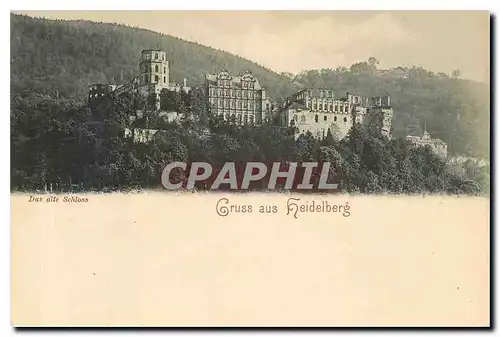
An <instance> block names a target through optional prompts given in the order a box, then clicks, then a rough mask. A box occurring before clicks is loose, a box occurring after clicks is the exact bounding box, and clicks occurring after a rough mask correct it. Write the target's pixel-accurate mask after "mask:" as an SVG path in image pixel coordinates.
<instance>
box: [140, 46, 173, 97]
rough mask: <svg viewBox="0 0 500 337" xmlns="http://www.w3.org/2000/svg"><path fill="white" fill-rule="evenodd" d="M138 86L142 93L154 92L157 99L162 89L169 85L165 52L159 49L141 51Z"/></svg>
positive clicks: (146, 94)
mask: <svg viewBox="0 0 500 337" xmlns="http://www.w3.org/2000/svg"><path fill="white" fill-rule="evenodd" d="M139 68H140V75H139V88H140V91H141V93H142V94H143V95H145V96H149V95H151V94H155V95H156V97H157V99H158V98H159V96H160V92H161V91H162V90H163V89H167V88H168V87H169V82H170V79H169V67H168V61H167V53H166V52H165V51H163V50H159V49H147V50H143V51H142V55H141V62H140V63H139Z"/></svg>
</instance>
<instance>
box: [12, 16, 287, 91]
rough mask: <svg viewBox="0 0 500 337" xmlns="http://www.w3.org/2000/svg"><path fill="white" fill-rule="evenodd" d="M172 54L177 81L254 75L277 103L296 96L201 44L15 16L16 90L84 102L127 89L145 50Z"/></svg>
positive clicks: (283, 84) (280, 82)
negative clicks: (102, 89)
mask: <svg viewBox="0 0 500 337" xmlns="http://www.w3.org/2000/svg"><path fill="white" fill-rule="evenodd" d="M150 48H161V49H164V50H166V51H167V55H168V59H169V62H170V66H171V72H170V76H171V78H172V81H175V82H182V80H183V79H184V78H186V79H187V81H188V83H189V84H191V85H200V84H202V83H203V81H204V76H205V73H207V72H213V71H214V69H217V70H220V69H222V68H227V69H228V71H229V72H230V73H234V74H237V73H239V72H242V71H243V70H244V69H251V70H252V72H253V73H254V74H255V75H256V76H257V77H258V78H259V80H260V82H261V84H262V85H263V86H265V87H266V88H268V91H269V93H270V94H271V95H272V96H275V97H278V98H279V97H282V96H286V95H288V94H290V93H291V92H293V86H292V85H291V84H290V80H289V79H288V78H286V77H284V76H281V75H279V74H276V73H274V72H272V71H271V70H269V69H266V68H264V67H262V66H260V65H258V64H256V63H254V62H251V61H249V60H246V59H243V58H241V57H238V56H235V55H232V54H230V53H227V52H224V51H220V50H215V49H212V48H209V47H205V46H202V45H200V44H197V43H192V42H188V41H184V40H181V39H179V38H175V37H172V36H168V35H163V34H160V33H156V32H152V31H148V30H145V29H137V28H132V27H127V26H124V25H118V24H108V23H96V22H89V21H63V20H47V19H39V18H32V17H28V16H24V15H16V14H11V87H12V91H13V92H16V93H20V94H22V95H23V96H26V95H29V93H30V92H39V93H47V94H50V95H52V96H53V95H56V94H57V93H59V95H62V96H65V97H71V98H81V99H84V98H85V97H86V95H87V86H88V84H90V83H116V84H120V83H124V82H125V81H128V80H130V79H132V78H133V77H134V76H135V75H136V74H137V72H138V61H139V58H140V53H141V50H143V49H150Z"/></svg>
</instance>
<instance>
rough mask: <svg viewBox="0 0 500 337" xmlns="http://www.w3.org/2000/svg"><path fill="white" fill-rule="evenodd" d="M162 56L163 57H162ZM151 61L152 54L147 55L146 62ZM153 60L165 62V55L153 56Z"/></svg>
mask: <svg viewBox="0 0 500 337" xmlns="http://www.w3.org/2000/svg"><path fill="white" fill-rule="evenodd" d="M160 55H161V56H160ZM150 59H151V54H146V60H150ZM153 59H155V60H159V59H161V60H162V61H165V54H162V53H160V54H158V53H154V54H153Z"/></svg>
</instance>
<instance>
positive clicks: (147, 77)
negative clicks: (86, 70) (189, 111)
mask: <svg viewBox="0 0 500 337" xmlns="http://www.w3.org/2000/svg"><path fill="white" fill-rule="evenodd" d="M164 89H166V90H170V91H176V92H179V91H181V90H183V91H184V92H189V91H190V90H191V88H190V87H188V86H187V84H186V79H184V83H183V85H182V86H181V85H179V84H177V83H171V82H170V69H169V63H168V60H167V55H166V52H165V51H163V50H160V49H145V50H143V51H142V52H141V61H140V63H139V74H138V75H137V76H136V77H134V78H133V79H132V81H130V82H129V83H126V84H123V85H114V84H92V85H90V86H89V95H88V102H89V104H92V103H93V102H95V101H96V100H97V99H99V98H101V97H103V96H107V95H113V96H115V97H116V96H120V95H121V94H123V93H127V92H128V93H132V94H136V95H137V94H138V95H141V96H142V97H151V96H154V97H156V108H157V109H160V92H161V91H162V90H164Z"/></svg>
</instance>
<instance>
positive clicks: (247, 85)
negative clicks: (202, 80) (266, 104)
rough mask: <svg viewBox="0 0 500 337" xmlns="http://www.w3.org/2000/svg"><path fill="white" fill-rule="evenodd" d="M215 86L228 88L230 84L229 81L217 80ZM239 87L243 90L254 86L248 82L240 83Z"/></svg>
mask: <svg viewBox="0 0 500 337" xmlns="http://www.w3.org/2000/svg"><path fill="white" fill-rule="evenodd" d="M217 85H218V86H221V87H230V86H231V85H232V83H231V80H218V81H217ZM241 86H242V87H243V88H245V89H251V88H253V87H254V84H253V82H250V81H241Z"/></svg>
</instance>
